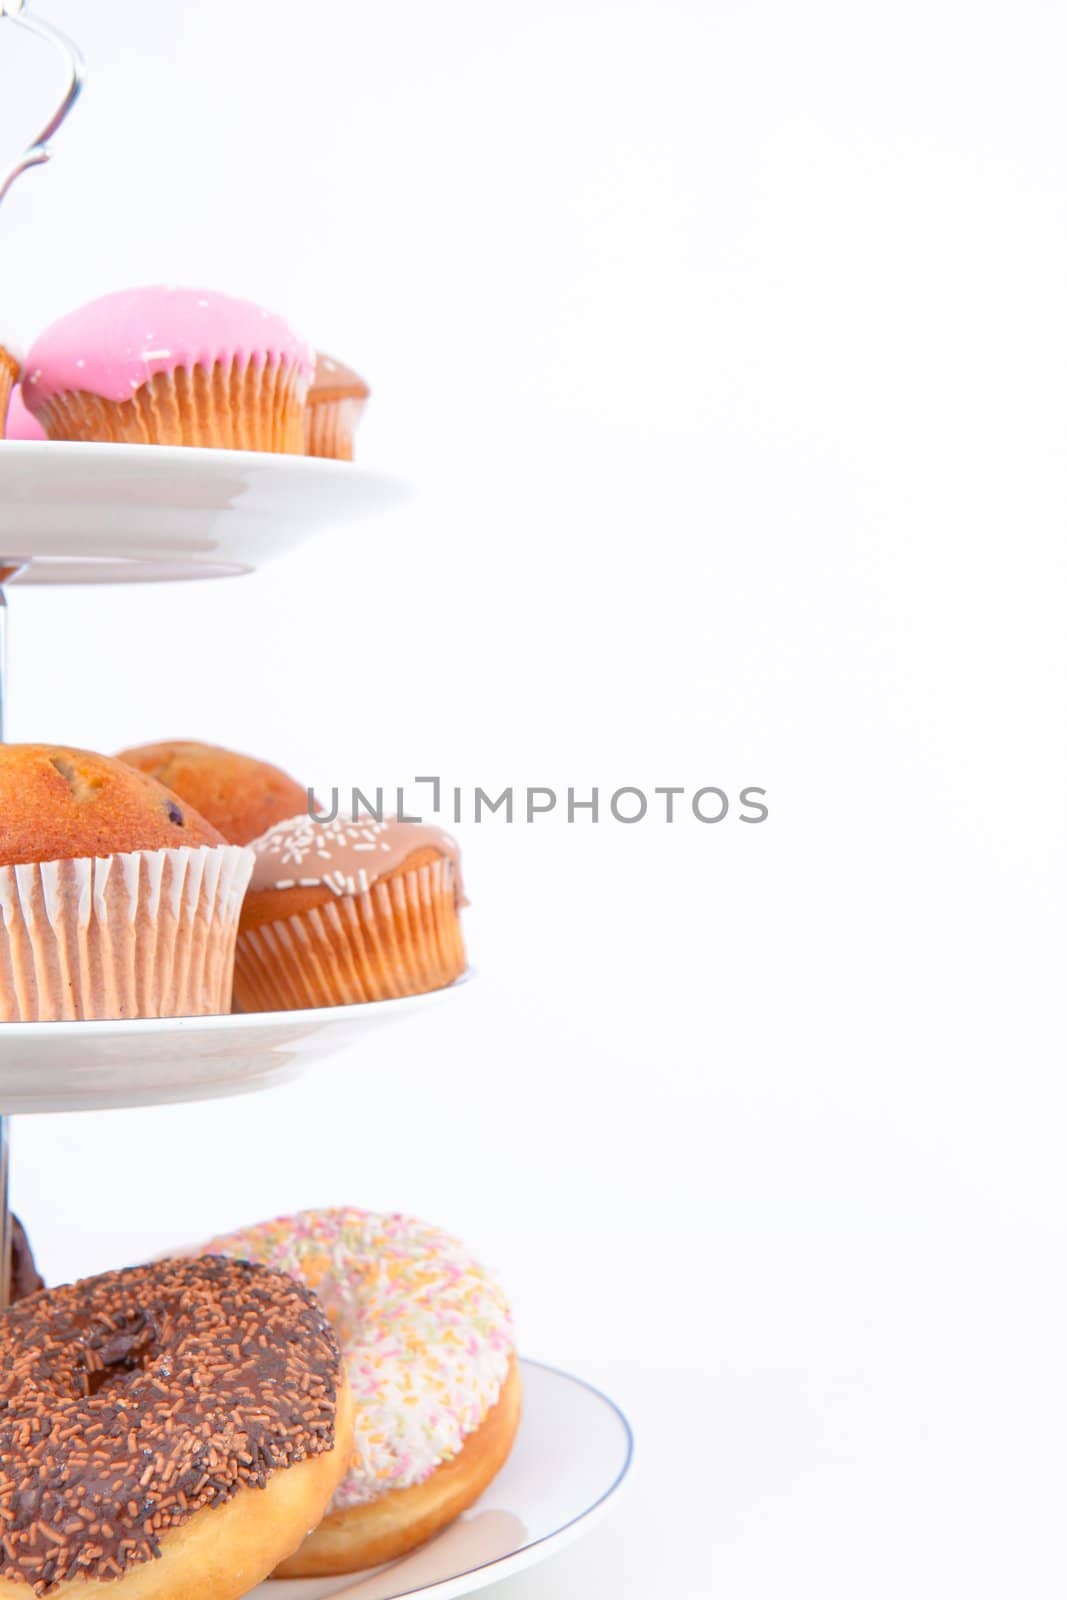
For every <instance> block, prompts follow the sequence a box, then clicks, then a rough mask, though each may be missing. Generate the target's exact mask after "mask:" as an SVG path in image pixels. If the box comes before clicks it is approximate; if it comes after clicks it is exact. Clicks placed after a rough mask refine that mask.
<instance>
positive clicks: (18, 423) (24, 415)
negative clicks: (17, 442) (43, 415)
mask: <svg viewBox="0 0 1067 1600" xmlns="http://www.w3.org/2000/svg"><path fill="white" fill-rule="evenodd" d="M47 437H48V435H47V434H46V433H45V431H44V429H43V428H42V427H41V424H40V423H39V422H38V421H37V418H36V417H35V416H34V415H33V412H32V411H27V409H26V402H25V401H24V400H23V398H22V392H21V390H19V389H12V391H11V403H10V405H9V406H8V408H7V421H6V423H5V424H4V438H5V439H34V440H36V439H47Z"/></svg>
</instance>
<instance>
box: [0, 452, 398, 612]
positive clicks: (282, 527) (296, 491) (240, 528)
mask: <svg viewBox="0 0 1067 1600" xmlns="http://www.w3.org/2000/svg"><path fill="white" fill-rule="evenodd" d="M404 495H405V491H404V487H403V485H402V484H400V483H398V482H396V481H395V480H393V479H389V478H384V477H380V476H376V475H375V474H373V473H368V472H364V471H363V469H362V468H361V467H357V466H353V465H352V464H351V462H348V461H323V460H320V459H318V458H317V457H312V456H289V455H273V454H269V453H267V452H253V451H248V450H197V449H192V448H188V447H184V446H182V447H178V446H167V445H129V444H66V443H61V442H58V441H57V442H54V443H53V442H50V441H49V442H45V443H23V442H21V441H18V440H4V441H0V566H6V567H11V566H18V567H20V571H19V572H18V575H17V576H16V577H14V578H13V579H12V581H13V582H15V583H145V582H159V581H162V580H167V579H175V578H221V577H229V576H232V575H234V574H236V573H241V572H252V571H254V570H255V569H256V568H257V567H260V566H262V565H263V563H264V562H266V561H269V560H271V559H273V557H274V556H277V555H280V554H281V553H282V552H284V551H286V550H291V549H292V548H294V546H296V545H298V544H300V543H302V542H303V541H304V540H305V539H307V538H309V537H310V536H311V535H312V534H315V533H319V532H321V531H323V530H324V529H326V528H329V527H332V526H334V525H341V526H344V525H346V524H348V523H352V522H355V521H357V520H359V519H360V518H363V517H368V516H373V515H375V514H376V513H377V512H379V511H382V510H384V509H386V508H387V507H388V506H391V505H395V504H396V503H397V502H398V501H400V500H402V499H403V498H404Z"/></svg>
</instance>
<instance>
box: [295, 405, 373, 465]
mask: <svg viewBox="0 0 1067 1600" xmlns="http://www.w3.org/2000/svg"><path fill="white" fill-rule="evenodd" d="M365 404H366V401H364V400H357V399H356V398H355V396H345V397H344V398H342V399H340V400H314V401H310V402H309V403H308V407H307V410H306V411H305V412H304V449H305V451H306V452H307V454H308V455H309V456H324V457H326V458H327V459H328V460H331V461H354V460H355V456H356V429H357V427H358V426H359V419H360V417H361V416H362V415H363V407H364V406H365Z"/></svg>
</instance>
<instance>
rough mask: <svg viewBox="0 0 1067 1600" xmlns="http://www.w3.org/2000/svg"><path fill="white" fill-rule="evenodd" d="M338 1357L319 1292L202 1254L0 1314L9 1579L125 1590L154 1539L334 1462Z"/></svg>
mask: <svg viewBox="0 0 1067 1600" xmlns="http://www.w3.org/2000/svg"><path fill="white" fill-rule="evenodd" d="M340 1374H341V1357H340V1352H339V1350H338V1348H337V1343H336V1340H335V1339H334V1336H333V1334H332V1333H331V1331H330V1328H329V1324H328V1323H327V1321H326V1318H325V1316H324V1315H323V1312H322V1310H321V1309H320V1307H319V1303H318V1301H317V1300H316V1298H315V1296H314V1295H313V1294H312V1293H311V1291H310V1290H309V1289H306V1288H304V1287H303V1285H301V1284H298V1283H297V1282H296V1281H295V1280H294V1279H292V1278H289V1277H286V1276H285V1275H283V1274H282V1273H278V1272H272V1271H270V1270H269V1269H268V1268H266V1267H260V1266H254V1265H252V1264H251V1263H250V1262H247V1261H235V1260H230V1259H227V1258H224V1257H222V1256H204V1257H201V1258H200V1259H199V1260H195V1261H163V1262H158V1263H155V1264H153V1265H150V1266H146V1267H131V1268H129V1269H127V1270H126V1271H124V1272H106V1273H104V1274H102V1275H101V1276H100V1277H97V1278H86V1279H84V1280H83V1281H82V1282H81V1283H73V1284H67V1285H65V1286H64V1287H63V1288H61V1289H51V1290H45V1291H44V1292H43V1293H41V1294H37V1295H34V1296H33V1297H32V1298H31V1299H29V1300H26V1301H22V1302H20V1303H19V1304H18V1305H16V1306H13V1307H12V1308H11V1309H10V1310H8V1311H5V1312H3V1313H2V1314H0V1578H4V1579H8V1580H15V1581H21V1582H23V1583H28V1584H31V1585H32V1586H33V1589H34V1592H35V1593H36V1594H38V1595H45V1594H47V1593H48V1592H49V1591H50V1590H52V1589H54V1588H56V1587H58V1585H60V1584H61V1583H65V1582H67V1581H68V1580H69V1579H71V1578H75V1577H79V1576H81V1577H86V1578H97V1579H107V1578H119V1577H121V1576H122V1575H123V1573H124V1572H126V1571H127V1570H128V1569H129V1568H130V1567H133V1566H137V1565H139V1564H140V1563H141V1562H145V1561H152V1560H155V1559H156V1558H157V1557H158V1556H159V1555H160V1554H161V1553H162V1552H161V1547H160V1542H159V1541H160V1538H161V1537H162V1536H163V1535H164V1534H165V1533H166V1532H167V1530H168V1529H169V1528H176V1527H180V1526H181V1524H182V1523H185V1522H188V1520H189V1518H190V1517H192V1516H195V1515H196V1513H197V1512H198V1511H200V1510H201V1509H202V1508H203V1507H205V1506H219V1505H223V1504H224V1503H225V1502H226V1501H227V1500H230V1499H232V1498H233V1496H234V1495H235V1494H236V1493H237V1491H238V1490H239V1489H241V1488H243V1487H245V1486H251V1487H254V1488H263V1487H264V1486H265V1484H266V1483H267V1480H268V1479H269V1478H270V1476H271V1474H272V1473H273V1472H275V1471H277V1470H278V1469H279V1468H284V1467H290V1466H294V1465H295V1464H296V1463H297V1462H300V1461H303V1460H305V1459H306V1458H308V1457H309V1456H316V1455H320V1454H322V1453H323V1452H324V1451H327V1450H331V1449H332V1448H333V1443H334V1422H335V1417H336V1410H337V1390H338V1383H339V1380H340Z"/></svg>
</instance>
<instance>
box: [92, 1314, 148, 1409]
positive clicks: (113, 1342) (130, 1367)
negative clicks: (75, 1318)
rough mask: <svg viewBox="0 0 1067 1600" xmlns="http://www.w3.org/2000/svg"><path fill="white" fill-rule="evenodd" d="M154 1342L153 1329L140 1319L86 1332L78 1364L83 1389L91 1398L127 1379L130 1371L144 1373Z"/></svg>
mask: <svg viewBox="0 0 1067 1600" xmlns="http://www.w3.org/2000/svg"><path fill="white" fill-rule="evenodd" d="M156 1342H157V1334H156V1329H155V1328H154V1327H152V1325H151V1324H150V1323H148V1322H147V1321H146V1320H144V1319H143V1318H138V1319H136V1321H135V1324H134V1325H133V1326H132V1327H128V1328H118V1329H114V1328H107V1329H103V1330H101V1331H100V1332H99V1333H96V1334H89V1335H87V1337H86V1339H85V1341H84V1343H83V1347H82V1352H81V1363H80V1365H81V1380H82V1389H83V1392H84V1393H85V1394H86V1395H87V1396H89V1397H91V1396H93V1395H97V1394H99V1393H100V1392H101V1390H102V1389H106V1388H108V1387H116V1386H118V1385H119V1384H122V1383H126V1382H128V1380H129V1377H130V1375H131V1373H137V1372H144V1370H145V1368H146V1367H147V1366H148V1363H149V1361H150V1360H151V1359H152V1358H153V1356H154V1355H155V1351H156Z"/></svg>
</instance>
